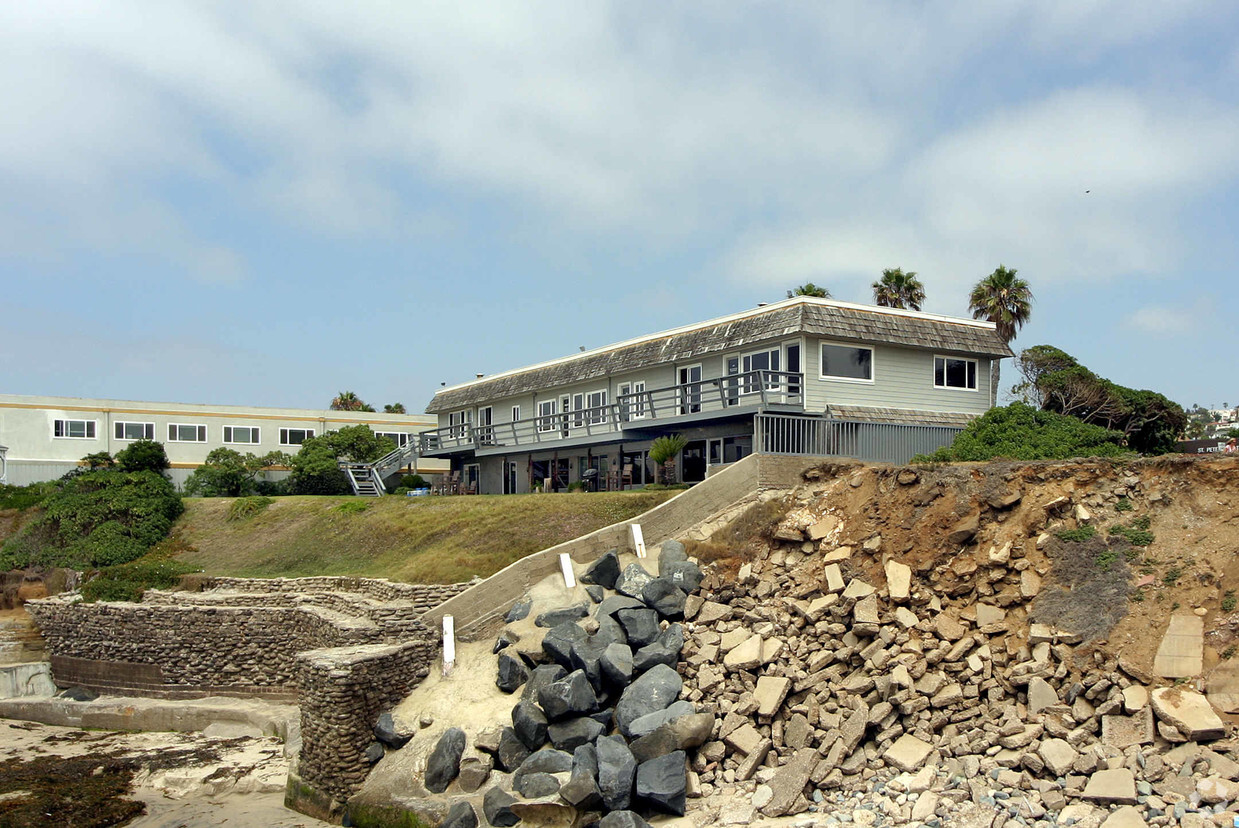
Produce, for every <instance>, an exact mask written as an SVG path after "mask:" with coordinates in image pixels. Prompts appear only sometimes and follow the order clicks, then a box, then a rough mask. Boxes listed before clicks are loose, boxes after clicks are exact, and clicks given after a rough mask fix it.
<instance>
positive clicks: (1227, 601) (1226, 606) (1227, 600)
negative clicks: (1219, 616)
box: [1222, 589, 1236, 612]
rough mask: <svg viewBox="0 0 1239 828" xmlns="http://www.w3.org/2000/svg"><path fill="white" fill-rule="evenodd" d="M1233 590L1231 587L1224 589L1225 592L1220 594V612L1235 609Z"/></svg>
mask: <svg viewBox="0 0 1239 828" xmlns="http://www.w3.org/2000/svg"><path fill="white" fill-rule="evenodd" d="M1235 604H1236V600H1235V591H1234V590H1233V589H1228V590H1226V594H1225V595H1223V596H1222V612H1232V611H1233V610H1234V609H1235Z"/></svg>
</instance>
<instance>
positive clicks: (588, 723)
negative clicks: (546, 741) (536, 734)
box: [547, 716, 606, 752]
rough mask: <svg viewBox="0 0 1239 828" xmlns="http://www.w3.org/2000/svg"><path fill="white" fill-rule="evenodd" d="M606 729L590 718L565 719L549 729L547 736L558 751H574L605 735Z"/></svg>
mask: <svg viewBox="0 0 1239 828" xmlns="http://www.w3.org/2000/svg"><path fill="white" fill-rule="evenodd" d="M605 730H606V727H605V726H604V725H603V724H602V723H601V722H599V721H597V720H596V719H591V718H590V717H589V716H578V717H577V718H575V719H564V720H563V721H562V722H555V723H554V724H553V725H550V726H549V727H548V728H547V736H548V737H549V738H550V740H551V744H552V745H554V746H555V748H556V749H557V750H564V751H568V752H571V751H574V750H576V749H577V748H578V747H580V746H581V745H587V744H589V743H591V742H593V741H594V740H595V739H597V738H598V737H599V736H601V735H602V734H603V732H604V731H605Z"/></svg>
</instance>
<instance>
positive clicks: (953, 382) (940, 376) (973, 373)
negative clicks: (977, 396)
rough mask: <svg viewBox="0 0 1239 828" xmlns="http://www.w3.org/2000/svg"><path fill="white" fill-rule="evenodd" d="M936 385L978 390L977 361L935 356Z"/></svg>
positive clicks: (937, 386) (938, 386) (936, 386)
mask: <svg viewBox="0 0 1239 828" xmlns="http://www.w3.org/2000/svg"><path fill="white" fill-rule="evenodd" d="M934 387H935V388H960V389H963V390H967V391H976V390H977V361H976V360H975V359H958V358H956V357H934Z"/></svg>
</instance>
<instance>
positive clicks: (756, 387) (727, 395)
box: [420, 370, 804, 457]
mask: <svg viewBox="0 0 1239 828" xmlns="http://www.w3.org/2000/svg"><path fill="white" fill-rule="evenodd" d="M555 404H556V405H558V404H559V397H558V396H557V397H556V398H555ZM803 409H804V375H803V374H799V373H789V372H787V371H766V370H761V371H749V372H747V373H743V374H733V375H731V376H726V377H719V378H717V379H705V380H700V381H698V382H689V383H681V384H679V385H669V386H667V387H665V388H655V389H652V390H648V391H641V392H639V393H636V394H629V395H626V396H623V397H619V398H618V399H617V400H616V401H615V402H614V403H611V404H609V405H602V406H596V407H593V408H581V409H577V410H573V411H568V412H563V411H556V412H554V413H550V414H546V413H543V414H540V415H538V416H534V417H526V418H523V419H520V420H517V421H516V422H511V423H494V424H490V425H481V424H475V423H461V424H458V425H450V426H446V427H444V428H438V429H435V430H433V431H424V432H422V434H421V435H420V438H421V445H420V453H421V455H422V456H424V457H425V456H428V457H435V456H439V457H445V456H448V455H450V454H455V453H457V452H461V451H473V452H475V453H478V454H499V453H502V452H504V451H510V450H512V449H515V448H520V449H522V450H526V451H527V450H529V449H531V448H537V447H539V446H543V445H545V446H547V447H553V446H555V445H566V444H574V445H575V444H585V443H602V442H607V441H608V440H613V439H616V438H617V437H624V436H628V437H629V438H635V437H636V435H638V434H639V433H640V432H641V431H642V430H644V429H661V430H665V429H667V428H674V427H676V426H679V425H690V424H697V423H700V422H703V421H709V420H717V419H720V418H723V417H731V416H735V415H740V414H751V413H755V412H758V411H772V410H773V411H802V410H803Z"/></svg>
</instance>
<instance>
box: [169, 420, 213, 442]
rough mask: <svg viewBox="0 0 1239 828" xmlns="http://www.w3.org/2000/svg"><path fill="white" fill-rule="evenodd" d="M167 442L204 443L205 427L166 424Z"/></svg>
mask: <svg viewBox="0 0 1239 828" xmlns="http://www.w3.org/2000/svg"><path fill="white" fill-rule="evenodd" d="M168 442H170V443H205V442H206V426H204V425H186V424H183V423H168Z"/></svg>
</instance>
